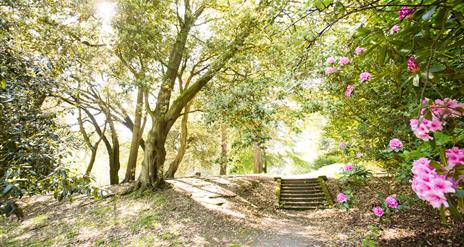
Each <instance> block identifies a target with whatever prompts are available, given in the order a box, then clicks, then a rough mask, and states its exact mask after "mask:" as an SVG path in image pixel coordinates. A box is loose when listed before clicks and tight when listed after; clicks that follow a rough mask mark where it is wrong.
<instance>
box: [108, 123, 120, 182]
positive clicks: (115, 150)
mask: <svg viewBox="0 0 464 247" xmlns="http://www.w3.org/2000/svg"><path fill="white" fill-rule="evenodd" d="M107 119H108V123H109V126H110V131H111V142H112V145H113V147H112V149H111V150H108V152H109V153H108V155H110V184H111V185H113V184H118V183H119V176H118V172H119V168H120V167H121V164H120V162H119V139H118V134H117V132H116V129H115V127H114V122H113V119H112V118H111V115H110V114H107ZM109 147H111V146H109Z"/></svg>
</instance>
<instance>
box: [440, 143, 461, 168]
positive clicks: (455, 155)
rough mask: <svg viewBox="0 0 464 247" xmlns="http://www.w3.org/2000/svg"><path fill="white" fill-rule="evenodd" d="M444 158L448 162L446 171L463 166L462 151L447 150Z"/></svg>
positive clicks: (455, 149) (455, 148)
mask: <svg viewBox="0 0 464 247" xmlns="http://www.w3.org/2000/svg"><path fill="white" fill-rule="evenodd" d="M445 156H446V159H447V160H448V166H446V168H447V169H453V168H454V167H455V166H457V165H463V164H464V149H461V148H458V147H453V148H451V149H447V150H446V152H445Z"/></svg>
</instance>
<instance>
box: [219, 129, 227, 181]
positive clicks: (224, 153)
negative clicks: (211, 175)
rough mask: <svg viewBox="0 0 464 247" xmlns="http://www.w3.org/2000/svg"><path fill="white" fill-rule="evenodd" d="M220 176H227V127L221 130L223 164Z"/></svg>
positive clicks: (221, 164)
mask: <svg viewBox="0 0 464 247" xmlns="http://www.w3.org/2000/svg"><path fill="white" fill-rule="evenodd" d="M220 166H221V167H220V170H219V175H226V174H227V129H226V127H225V126H223V127H222V128H221V162H220Z"/></svg>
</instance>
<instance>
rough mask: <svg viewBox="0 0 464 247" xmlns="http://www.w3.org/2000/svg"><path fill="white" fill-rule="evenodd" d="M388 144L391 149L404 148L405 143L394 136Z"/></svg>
mask: <svg viewBox="0 0 464 247" xmlns="http://www.w3.org/2000/svg"><path fill="white" fill-rule="evenodd" d="M388 146H389V147H390V148H391V149H402V148H403V143H402V142H401V141H400V140H399V139H397V138H393V139H391V140H390V143H389V144H388Z"/></svg>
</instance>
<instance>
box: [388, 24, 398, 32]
mask: <svg viewBox="0 0 464 247" xmlns="http://www.w3.org/2000/svg"><path fill="white" fill-rule="evenodd" d="M399 31H400V27H398V25H394V26H393V27H392V28H391V29H390V33H398V32H399Z"/></svg>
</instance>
